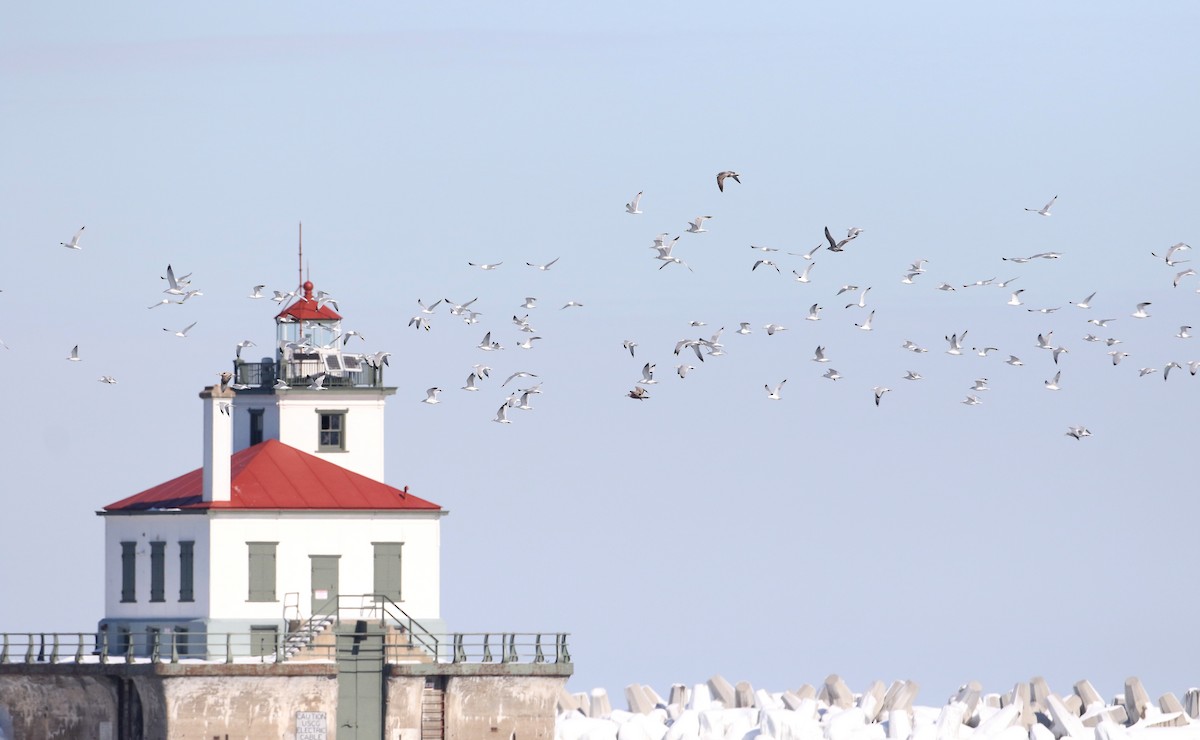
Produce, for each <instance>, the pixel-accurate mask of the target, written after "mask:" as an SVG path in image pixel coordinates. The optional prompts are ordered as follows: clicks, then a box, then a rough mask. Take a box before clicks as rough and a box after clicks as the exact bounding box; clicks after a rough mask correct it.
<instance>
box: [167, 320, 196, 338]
mask: <svg viewBox="0 0 1200 740" xmlns="http://www.w3.org/2000/svg"><path fill="white" fill-rule="evenodd" d="M195 325H196V322H195V321H193V322H192V323H190V324H188V325H187V326H185V327H184V328H182V329H180V330H179V331H171V330H170V329H166V328H164V329H163V331H169V332H171V333H172V334H174V335H175V336H177V337H186V336H187V333H188V332H189V331H191V330H192V327H193V326H195Z"/></svg>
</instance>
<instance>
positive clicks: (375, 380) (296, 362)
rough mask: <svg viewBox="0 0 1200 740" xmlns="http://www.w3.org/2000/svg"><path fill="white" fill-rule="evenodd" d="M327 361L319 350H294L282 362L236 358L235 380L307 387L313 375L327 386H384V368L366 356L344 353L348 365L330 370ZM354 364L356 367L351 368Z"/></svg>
mask: <svg viewBox="0 0 1200 740" xmlns="http://www.w3.org/2000/svg"><path fill="white" fill-rule="evenodd" d="M327 363H328V361H327V360H326V359H325V358H323V357H322V356H321V355H319V354H317V353H312V354H311V355H309V354H305V353H295V354H294V355H293V356H292V358H291V359H290V360H285V361H282V362H272V361H270V360H267V361H265V362H244V361H242V360H234V361H233V377H234V381H233V382H234V383H237V384H239V385H248V386H251V387H255V388H258V387H261V388H271V387H273V386H274V385H275V381H276V380H278V379H282V380H283V381H284V382H285V383H287V384H288V385H291V386H299V387H304V386H307V385H308V383H309V382H311V380H312V379H313V378H315V377H316V376H318V375H324V376H325V378H324V380H323V381H322V385H323V386H324V387H326V388H362V387H367V388H382V387H383V367H382V366H380V365H375V364H371V363H370V362H369V361H368V358H367V357H366V356H365V355H341V356H340V358H339V363H344V364H345V366H346V367H343V368H341V369H339V370H334V371H331V369H330V368H329V366H328V364H327ZM351 365H352V366H353V369H352V368H351Z"/></svg>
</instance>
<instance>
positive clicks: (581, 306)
mask: <svg viewBox="0 0 1200 740" xmlns="http://www.w3.org/2000/svg"><path fill="white" fill-rule="evenodd" d="M572 306H574V307H576V308H583V304H582V303H579V302H578V301H567V302H566V303H565V304H563V307H562V308H560V309H558V310H559V311H561V310H562V309H563V308H571V307H572Z"/></svg>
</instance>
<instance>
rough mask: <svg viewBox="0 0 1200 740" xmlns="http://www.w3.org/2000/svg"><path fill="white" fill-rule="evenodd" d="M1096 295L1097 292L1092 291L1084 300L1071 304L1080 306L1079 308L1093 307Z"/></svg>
mask: <svg viewBox="0 0 1200 740" xmlns="http://www.w3.org/2000/svg"><path fill="white" fill-rule="evenodd" d="M1095 297H1096V294H1095V293H1092V294H1091V295H1090V296H1088V297H1087V298H1084V299H1083V300H1082V301H1079V302H1078V303H1073V304H1071V305H1073V306H1078V307H1079V308H1091V307H1092V299H1093V298H1095Z"/></svg>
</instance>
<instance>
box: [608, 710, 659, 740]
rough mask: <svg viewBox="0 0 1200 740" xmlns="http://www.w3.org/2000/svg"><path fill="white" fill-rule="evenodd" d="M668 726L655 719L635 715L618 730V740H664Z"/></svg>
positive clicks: (643, 715)
mask: <svg viewBox="0 0 1200 740" xmlns="http://www.w3.org/2000/svg"><path fill="white" fill-rule="evenodd" d="M666 734H667V726H666V725H665V724H664V723H663V722H662V721H661V720H658V719H656V718H654V717H650V716H648V715H645V714H634V715H632V716H630V717H629V718H628V719H627V720H626V721H624V722H622V723H621V725H620V727H619V728H618V729H617V740H662V738H663V736H664V735H666Z"/></svg>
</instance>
